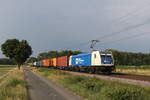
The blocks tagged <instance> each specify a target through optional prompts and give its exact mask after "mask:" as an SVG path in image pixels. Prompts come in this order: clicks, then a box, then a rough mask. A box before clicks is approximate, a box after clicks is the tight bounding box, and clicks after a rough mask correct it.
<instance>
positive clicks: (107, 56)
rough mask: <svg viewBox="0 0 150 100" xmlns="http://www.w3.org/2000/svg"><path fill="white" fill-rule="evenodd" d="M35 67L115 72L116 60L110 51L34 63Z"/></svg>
mask: <svg viewBox="0 0 150 100" xmlns="http://www.w3.org/2000/svg"><path fill="white" fill-rule="evenodd" d="M33 66H36V67H52V68H57V69H62V70H70V71H83V72H90V73H96V72H103V73H111V72H112V71H115V64H114V58H113V55H112V53H111V52H110V51H92V52H91V53H81V54H78V55H71V56H62V57H57V58H49V59H44V60H41V61H37V62H34V63H33Z"/></svg>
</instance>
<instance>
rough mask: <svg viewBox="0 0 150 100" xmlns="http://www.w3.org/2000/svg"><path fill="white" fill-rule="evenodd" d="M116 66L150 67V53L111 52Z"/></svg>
mask: <svg viewBox="0 0 150 100" xmlns="http://www.w3.org/2000/svg"><path fill="white" fill-rule="evenodd" d="M111 51H112V53H113V56H114V59H115V64H116V65H135V66H140V65H150V53H133V52H122V51H118V50H111Z"/></svg>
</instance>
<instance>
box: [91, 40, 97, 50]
mask: <svg viewBox="0 0 150 100" xmlns="http://www.w3.org/2000/svg"><path fill="white" fill-rule="evenodd" d="M97 42H99V40H92V41H91V46H90V48H91V49H92V51H94V50H95V49H94V47H95V45H96V43H97Z"/></svg>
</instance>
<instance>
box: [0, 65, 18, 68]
mask: <svg viewBox="0 0 150 100" xmlns="http://www.w3.org/2000/svg"><path fill="white" fill-rule="evenodd" d="M15 67H16V65H0V69H1V68H15Z"/></svg>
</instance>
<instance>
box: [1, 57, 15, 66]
mask: <svg viewBox="0 0 150 100" xmlns="http://www.w3.org/2000/svg"><path fill="white" fill-rule="evenodd" d="M15 64H16V63H15V62H14V61H12V60H10V59H8V58H0V65H15Z"/></svg>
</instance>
